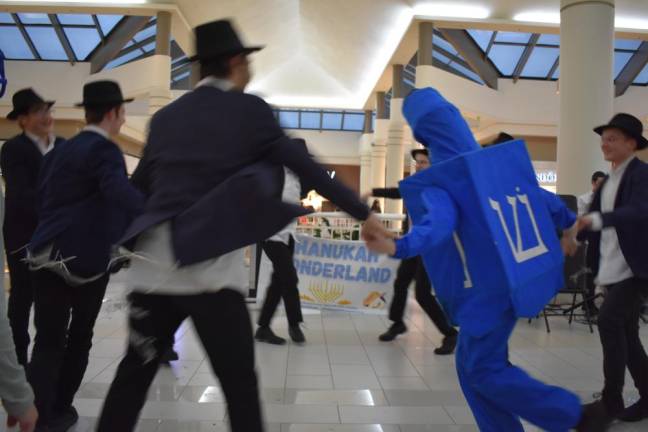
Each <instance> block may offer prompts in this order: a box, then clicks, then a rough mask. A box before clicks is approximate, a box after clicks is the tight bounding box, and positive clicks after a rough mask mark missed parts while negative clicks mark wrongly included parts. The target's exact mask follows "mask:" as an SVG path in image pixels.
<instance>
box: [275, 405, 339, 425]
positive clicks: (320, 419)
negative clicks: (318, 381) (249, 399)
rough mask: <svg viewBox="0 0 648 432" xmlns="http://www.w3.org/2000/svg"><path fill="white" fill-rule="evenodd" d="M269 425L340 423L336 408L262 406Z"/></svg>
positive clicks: (330, 406)
mask: <svg viewBox="0 0 648 432" xmlns="http://www.w3.org/2000/svg"><path fill="white" fill-rule="evenodd" d="M263 412H264V415H265V419H266V421H267V422H269V423H340V416H339V414H338V408H337V406H332V405H275V404H264V406H263Z"/></svg>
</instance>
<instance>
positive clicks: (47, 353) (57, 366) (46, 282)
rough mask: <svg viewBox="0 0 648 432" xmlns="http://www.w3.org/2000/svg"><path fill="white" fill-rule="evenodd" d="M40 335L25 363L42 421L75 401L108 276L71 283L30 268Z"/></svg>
mask: <svg viewBox="0 0 648 432" xmlns="http://www.w3.org/2000/svg"><path fill="white" fill-rule="evenodd" d="M32 283H33V287H34V322H35V324H36V338H35V341H34V350H33V352H32V358H31V362H30V363H29V367H28V368H27V376H28V379H29V383H30V384H31V386H32V388H33V389H34V395H35V398H36V401H35V402H36V408H38V414H39V418H38V424H39V425H41V426H45V425H47V424H48V422H49V421H50V420H51V417H52V413H53V412H60V411H63V410H65V409H67V408H69V407H70V406H71V405H72V401H73V400H74V395H75V394H76V392H77V391H78V390H79V387H80V386H81V381H82V380H83V375H84V374H85V371H86V368H87V367H88V356H89V353H90V348H91V347H92V335H93V329H94V325H95V321H96V320H97V316H98V315H99V310H100V309H101V304H102V301H103V298H104V294H105V293H106V285H107V284H108V276H107V275H105V276H103V277H102V278H101V279H98V280H96V281H94V282H91V283H88V284H85V285H81V286H76V287H72V286H69V285H68V284H67V283H66V282H65V281H64V280H63V279H62V278H61V277H59V276H58V275H56V274H54V273H52V272H50V271H47V270H41V271H38V272H33V273H32Z"/></svg>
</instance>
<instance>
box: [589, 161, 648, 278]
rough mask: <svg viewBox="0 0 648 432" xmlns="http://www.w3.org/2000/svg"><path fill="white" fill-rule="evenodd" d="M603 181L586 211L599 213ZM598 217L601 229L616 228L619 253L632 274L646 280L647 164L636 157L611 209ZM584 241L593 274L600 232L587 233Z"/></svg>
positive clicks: (597, 254) (647, 231)
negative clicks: (601, 220) (587, 242)
mask: <svg viewBox="0 0 648 432" xmlns="http://www.w3.org/2000/svg"><path fill="white" fill-rule="evenodd" d="M607 181H608V180H607V179H606V180H605V181H604V183H603V184H602V185H601V187H599V188H598V190H597V191H596V193H595V194H594V197H593V199H592V204H591V205H590V209H589V210H590V212H600V211H601V192H602V191H603V187H605V184H606V183H607ZM601 215H602V219H603V228H608V227H614V228H615V229H616V232H617V235H618V237H619V246H620V247H621V252H622V253H623V256H624V257H625V259H626V262H627V263H628V266H630V270H632V273H634V275H635V276H636V277H638V278H641V279H648V164H646V163H645V162H642V161H641V160H639V159H638V158H635V159H634V160H632V161H631V162H630V163H629V164H628V166H627V168H626V171H625V172H624V173H623V177H622V178H621V183H620V184H619V190H618V192H617V196H616V199H615V201H614V210H613V211H611V212H605V213H601ZM587 238H588V240H589V248H591V249H590V250H591V252H592V254H593V255H592V264H593V266H594V268H593V269H592V271H593V273H594V275H597V274H598V267H599V262H600V256H601V246H600V245H601V232H600V231H598V232H590V233H588V235H587Z"/></svg>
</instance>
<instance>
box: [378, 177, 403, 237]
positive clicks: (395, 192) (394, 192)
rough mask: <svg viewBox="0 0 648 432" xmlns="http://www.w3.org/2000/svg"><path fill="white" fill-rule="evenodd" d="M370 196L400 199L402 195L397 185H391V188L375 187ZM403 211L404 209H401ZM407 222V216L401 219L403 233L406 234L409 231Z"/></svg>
mask: <svg viewBox="0 0 648 432" xmlns="http://www.w3.org/2000/svg"><path fill="white" fill-rule="evenodd" d="M371 196H374V197H376V198H389V199H402V198H403V197H402V196H401V193H400V189H398V188H397V187H392V188H375V189H372V190H371ZM403 211H405V209H403ZM405 215H406V216H407V212H406V211H405ZM409 224H410V219H409V216H407V217H406V218H405V220H403V226H402V228H403V233H404V234H407V233H408V232H409Z"/></svg>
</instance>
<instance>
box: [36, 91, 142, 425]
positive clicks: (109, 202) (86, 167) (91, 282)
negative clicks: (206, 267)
mask: <svg viewBox="0 0 648 432" xmlns="http://www.w3.org/2000/svg"><path fill="white" fill-rule="evenodd" d="M131 100H132V99H124V98H123V97H122V94H121V89H120V88H119V85H118V84H117V83H116V82H113V81H96V82H91V83H89V84H86V85H85V86H84V88H83V102H82V103H80V104H77V105H78V106H83V107H84V110H85V117H86V122H87V126H86V127H85V128H84V129H83V130H82V131H81V133H79V134H78V135H76V136H75V137H73V138H71V139H70V140H69V141H67V142H64V143H62V144H60V145H59V146H57V147H56V149H55V150H54V151H53V152H52V153H51V154H49V155H48V156H47V158H46V159H45V161H44V163H43V167H42V170H41V175H40V183H39V189H38V200H39V222H38V227H37V228H36V231H35V232H34V235H33V236H32V239H31V243H30V245H29V248H28V261H29V263H30V266H31V270H33V273H32V284H33V286H34V309H35V318H34V322H35V325H36V342H35V344H34V350H33V353H32V360H31V363H30V364H29V368H28V378H29V381H30V383H31V385H32V387H33V389H34V393H35V396H36V406H37V407H38V411H39V413H40V418H39V422H38V426H39V428H40V429H41V430H44V431H49V432H51V431H66V430H67V429H68V428H69V427H70V426H72V425H73V424H74V423H76V421H77V420H78V414H77V412H76V410H75V409H74V407H73V406H72V401H73V400H74V395H75V394H76V392H77V390H78V389H79V386H80V384H81V380H82V378H83V375H84V373H85V370H86V367H87V365H88V355H89V352H90V348H91V346H92V334H93V327H94V324H95V321H96V319H97V315H98V314H99V310H100V308H101V304H102V300H103V297H104V293H105V291H106V285H107V283H108V270H109V268H108V267H109V261H110V252H111V247H112V245H113V244H115V243H116V242H117V240H118V239H119V237H120V236H121V235H122V234H123V231H124V229H125V228H126V226H127V225H128V223H130V221H131V220H132V218H133V217H134V216H135V215H136V214H137V213H138V212H140V211H141V209H142V205H143V197H142V195H141V194H140V193H139V192H138V191H137V190H136V189H135V188H134V187H133V186H131V184H130V182H129V180H128V176H127V173H126V165H125V161H124V156H123V154H122V152H121V151H120V149H119V147H117V145H116V144H115V143H114V142H113V141H111V137H113V136H116V135H117V134H118V133H119V130H120V128H121V126H122V125H123V124H124V121H125V119H124V115H125V112H124V103H126V102H130V101H131ZM68 323H69V324H68Z"/></svg>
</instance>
